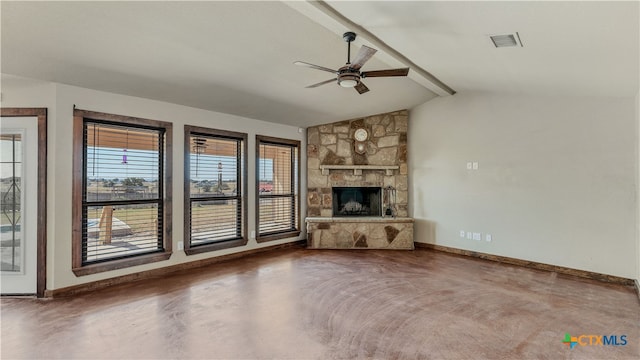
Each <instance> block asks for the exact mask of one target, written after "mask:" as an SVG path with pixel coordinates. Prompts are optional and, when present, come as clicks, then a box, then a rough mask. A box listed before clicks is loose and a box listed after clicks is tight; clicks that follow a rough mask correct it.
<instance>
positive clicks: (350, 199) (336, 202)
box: [331, 186, 382, 217]
mask: <svg viewBox="0 0 640 360" xmlns="http://www.w3.org/2000/svg"><path fill="white" fill-rule="evenodd" d="M331 194H332V203H333V214H332V215H333V216H339V217H344V216H382V188H380V187H373V186H372V187H369V186H366V187H363V186H354V187H332V188H331Z"/></svg>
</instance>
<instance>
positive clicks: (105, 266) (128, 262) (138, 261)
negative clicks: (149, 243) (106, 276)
mask: <svg viewBox="0 0 640 360" xmlns="http://www.w3.org/2000/svg"><path fill="white" fill-rule="evenodd" d="M171 254H172V253H171V252H162V253H153V254H148V255H140V256H137V257H134V258H127V259H120V260H113V261H109V262H104V263H98V264H91V265H86V266H83V267H79V268H74V269H72V271H73V273H74V274H76V276H85V275H91V274H97V273H101V272H106V271H113V270H118V269H124V268H128V267H132V266H138V265H144V264H150V263H154V262H158V261H164V260H168V259H169V258H170V257H171Z"/></svg>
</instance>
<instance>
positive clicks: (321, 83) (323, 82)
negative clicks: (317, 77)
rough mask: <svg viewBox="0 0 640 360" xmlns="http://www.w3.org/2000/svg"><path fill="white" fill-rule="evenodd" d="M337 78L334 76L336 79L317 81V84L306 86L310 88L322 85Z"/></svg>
mask: <svg viewBox="0 0 640 360" xmlns="http://www.w3.org/2000/svg"><path fill="white" fill-rule="evenodd" d="M336 80H338V79H335V78H334V79H329V80H325V81H322V82H319V83H317V84H313V85H309V86H305V88H307V89H308V88H315V87H318V86H320V85H324V84H328V83H331V82H334V81H336Z"/></svg>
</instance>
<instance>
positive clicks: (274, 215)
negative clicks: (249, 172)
mask: <svg viewBox="0 0 640 360" xmlns="http://www.w3.org/2000/svg"><path fill="white" fill-rule="evenodd" d="M256 144H257V154H256V155H257V156H256V168H257V170H256V175H257V180H256V186H257V191H258V196H257V206H256V207H257V209H258V213H257V228H258V235H257V236H256V240H257V241H258V242H263V241H269V240H275V239H281V238H285V237H295V236H298V235H300V226H299V218H300V214H299V207H300V206H299V199H298V188H299V182H300V177H299V168H300V163H299V162H300V160H299V154H298V153H299V150H300V142H299V141H295V140H286V139H278V138H272V137H266V136H260V135H258V136H256Z"/></svg>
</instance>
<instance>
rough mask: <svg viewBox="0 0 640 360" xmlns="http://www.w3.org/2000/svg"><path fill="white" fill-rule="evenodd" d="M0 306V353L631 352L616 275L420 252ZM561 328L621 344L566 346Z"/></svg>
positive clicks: (335, 254) (266, 264)
mask: <svg viewBox="0 0 640 360" xmlns="http://www.w3.org/2000/svg"><path fill="white" fill-rule="evenodd" d="M0 309H1V316H2V317H1V321H2V325H1V330H2V332H1V333H0V336H1V338H0V346H1V353H0V355H1V358H2V359H14V358H28V359H43V358H60V359H76V358H88V359H98V358H111V359H162V358H175V359H189V358H208V359H354V358H377V359H483V358H486V359H563V358H567V359H588V358H592V359H617V358H620V359H624V358H629V359H637V358H638V355H639V354H640V348H639V342H640V304H639V301H638V298H637V296H636V294H635V293H634V291H633V290H632V289H630V288H628V287H624V286H614V285H608V284H602V283H598V282H595V281H590V280H589V281H587V280H580V279H576V278H571V277H565V276H561V275H557V274H555V273H549V272H543V271H535V270H529V269H524V268H520V267H516V266H508V265H501V264H497V263H493V262H488V261H482V260H476V259H471V258H465V257H459V256H454V255H449V254H445V253H439V252H434V251H429V250H416V251H379V250H366V251H332V250H320V251H319V250H304V249H289V250H278V251H274V252H271V253H267V254H261V255H256V256H251V257H248V258H245V259H240V260H233V261H229V262H225V263H219V264H215V265H212V266H209V267H206V268H201V269H197V270H195V271H190V272H184V273H178V274H175V275H171V276H168V277H166V278H162V279H152V280H146V281H143V282H138V283H133V284H127V285H121V286H116V287H112V288H109V289H104V290H101V291H95V292H93V293H89V294H84V295H78V296H75V297H72V298H59V299H49V300H36V299H10V298H3V299H2V300H1V305H0ZM566 333H570V335H571V336H574V337H578V336H580V335H595V336H602V335H605V336H607V340H611V339H612V338H611V337H610V336H611V335H615V336H616V337H617V338H616V339H617V342H618V343H619V344H620V345H618V346H613V345H595V341H594V345H591V346H590V345H588V344H587V345H585V346H582V345H580V344H577V345H576V346H575V347H574V348H573V349H570V348H569V346H568V345H566V344H563V342H562V341H563V339H564V337H565V334H566ZM622 335H625V339H626V345H622V341H621V340H622ZM586 339H587V338H586V337H583V338H582V340H583V341H582V342H583V343H585V344H586Z"/></svg>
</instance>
